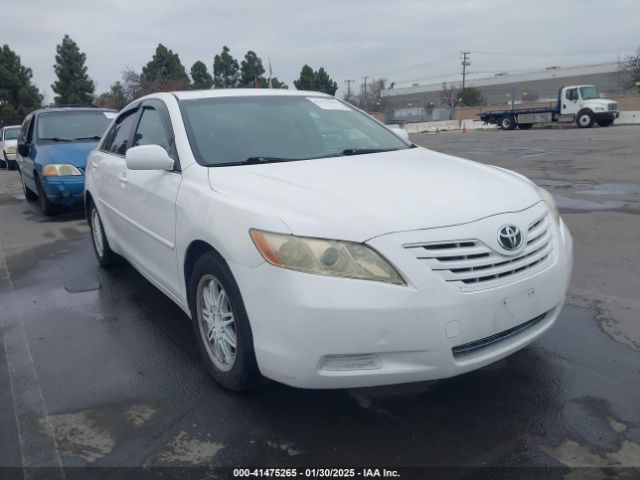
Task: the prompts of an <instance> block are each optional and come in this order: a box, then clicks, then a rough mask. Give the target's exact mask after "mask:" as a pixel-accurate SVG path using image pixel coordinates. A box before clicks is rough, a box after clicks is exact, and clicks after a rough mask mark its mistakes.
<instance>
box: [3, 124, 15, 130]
mask: <svg viewBox="0 0 640 480" xmlns="http://www.w3.org/2000/svg"><path fill="white" fill-rule="evenodd" d="M7 128H20V125H5V126H4V127H2V128H0V130H6V129H7Z"/></svg>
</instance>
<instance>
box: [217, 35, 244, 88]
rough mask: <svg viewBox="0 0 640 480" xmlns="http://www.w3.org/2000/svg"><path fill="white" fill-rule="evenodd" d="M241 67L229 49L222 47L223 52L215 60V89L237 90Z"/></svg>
mask: <svg viewBox="0 0 640 480" xmlns="http://www.w3.org/2000/svg"><path fill="white" fill-rule="evenodd" d="M239 71H240V65H238V61H237V60H236V59H235V58H233V56H232V55H231V54H230V53H229V47H227V46H226V45H225V46H223V47H222V52H221V53H220V54H219V55H216V56H215V58H214V59H213V82H214V83H213V84H214V86H215V88H235V87H237V86H238V80H239V77H240V73H239Z"/></svg>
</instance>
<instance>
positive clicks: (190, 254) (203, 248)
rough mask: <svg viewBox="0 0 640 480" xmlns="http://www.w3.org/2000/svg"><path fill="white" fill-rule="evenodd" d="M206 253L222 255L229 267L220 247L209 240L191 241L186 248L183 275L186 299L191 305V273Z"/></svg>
mask: <svg viewBox="0 0 640 480" xmlns="http://www.w3.org/2000/svg"><path fill="white" fill-rule="evenodd" d="M205 253H213V254H214V255H216V256H217V257H220V259H221V260H222V261H223V262H224V263H225V264H227V267H228V266H229V264H228V263H227V261H226V260H225V258H224V257H223V256H222V254H221V253H220V252H219V251H218V249H216V248H215V247H214V246H213V245H211V244H210V243H209V242H205V241H204V240H193V241H191V243H190V244H189V246H188V247H187V249H186V250H185V254H184V263H183V276H184V278H183V280H184V286H185V292H186V300H187V303H188V304H189V305H190V303H191V298H190V296H191V293H190V292H189V279H190V277H191V273H192V272H193V268H194V266H195V264H196V261H197V260H198V258H200V257H201V256H202V255H204V254H205Z"/></svg>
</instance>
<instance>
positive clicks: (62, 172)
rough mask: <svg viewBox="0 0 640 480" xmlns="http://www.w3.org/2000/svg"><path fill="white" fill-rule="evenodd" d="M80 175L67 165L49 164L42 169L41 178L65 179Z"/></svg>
mask: <svg viewBox="0 0 640 480" xmlns="http://www.w3.org/2000/svg"><path fill="white" fill-rule="evenodd" d="M72 175H82V172H81V171H80V170H78V169H77V168H76V167H74V166H73V165H69V164H68V163H50V164H49V165H45V166H44V167H43V168H42V176H43V177H67V176H72Z"/></svg>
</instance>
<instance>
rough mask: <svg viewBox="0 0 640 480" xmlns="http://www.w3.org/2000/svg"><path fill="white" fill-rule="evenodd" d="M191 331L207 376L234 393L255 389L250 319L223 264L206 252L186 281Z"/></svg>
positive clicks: (255, 365) (230, 274) (223, 262)
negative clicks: (191, 322)
mask: <svg viewBox="0 0 640 480" xmlns="http://www.w3.org/2000/svg"><path fill="white" fill-rule="evenodd" d="M188 287H189V291H188V292H189V308H190V310H191V318H192V321H193V329H194V333H195V336H196V340H197V343H198V348H199V349H200V353H201V355H202V359H203V361H204V363H205V366H206V368H207V371H208V372H209V375H211V377H212V378H213V379H214V380H215V381H216V382H217V383H219V384H220V385H221V386H222V387H224V388H226V389H227V390H231V391H234V392H238V391H242V390H246V389H247V388H250V387H252V386H254V385H255V384H256V383H257V382H258V380H259V379H260V372H259V370H258V365H257V363H256V357H255V353H254V350H253V336H252V333H251V326H250V324H249V317H248V315H247V312H246V310H245V307H244V302H243V301H242V296H241V295H240V289H239V288H238V285H237V283H236V281H235V279H234V278H233V274H232V273H231V270H229V267H228V266H227V264H226V262H225V261H224V260H223V259H222V257H220V256H219V255H217V254H216V253H214V252H207V253H205V254H204V255H202V256H201V257H200V258H199V259H198V260H197V261H196V263H195V265H194V267H193V271H192V272H191V277H190V279H189V285H188Z"/></svg>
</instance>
